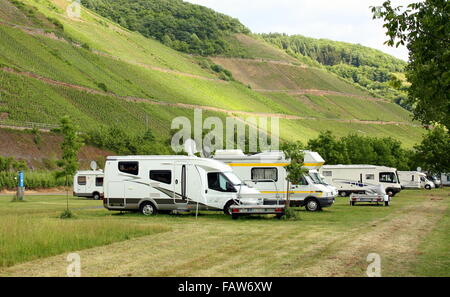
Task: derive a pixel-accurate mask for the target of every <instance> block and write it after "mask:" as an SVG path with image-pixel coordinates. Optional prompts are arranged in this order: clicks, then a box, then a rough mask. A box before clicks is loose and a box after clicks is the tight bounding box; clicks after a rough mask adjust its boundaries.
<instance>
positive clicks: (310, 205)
mask: <svg viewBox="0 0 450 297" xmlns="http://www.w3.org/2000/svg"><path fill="white" fill-rule="evenodd" d="M305 208H306V210H307V211H312V212H314V211H319V210H320V204H319V201H317V200H316V199H314V198H311V199H308V200H307V201H306V204H305Z"/></svg>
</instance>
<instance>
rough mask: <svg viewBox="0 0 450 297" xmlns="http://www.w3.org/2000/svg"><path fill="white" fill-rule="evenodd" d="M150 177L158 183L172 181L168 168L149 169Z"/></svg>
mask: <svg viewBox="0 0 450 297" xmlns="http://www.w3.org/2000/svg"><path fill="white" fill-rule="evenodd" d="M150 179H151V180H154V181H158V182H160V183H165V184H169V185H170V184H171V183H172V171H170V170H151V171H150Z"/></svg>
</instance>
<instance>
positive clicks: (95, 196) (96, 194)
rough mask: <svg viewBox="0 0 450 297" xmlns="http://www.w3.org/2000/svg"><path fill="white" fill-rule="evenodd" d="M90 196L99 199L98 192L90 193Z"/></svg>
mask: <svg viewBox="0 0 450 297" xmlns="http://www.w3.org/2000/svg"><path fill="white" fill-rule="evenodd" d="M92 198H94V200H99V199H100V193H98V192H94V194H93V195H92Z"/></svg>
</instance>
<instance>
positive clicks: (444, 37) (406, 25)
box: [372, 0, 450, 129]
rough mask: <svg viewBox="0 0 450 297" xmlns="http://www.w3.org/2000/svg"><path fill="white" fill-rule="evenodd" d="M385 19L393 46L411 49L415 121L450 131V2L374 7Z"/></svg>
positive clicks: (429, 0) (409, 75)
mask: <svg viewBox="0 0 450 297" xmlns="http://www.w3.org/2000/svg"><path fill="white" fill-rule="evenodd" d="M372 12H373V14H374V18H375V19H383V20H384V22H385V24H384V27H385V28H386V29H387V36H388V37H389V39H388V41H387V42H386V43H387V44H388V45H390V46H394V45H395V46H397V47H398V46H399V45H405V44H406V46H407V48H408V50H409V64H408V66H407V68H406V78H407V79H408V81H409V82H410V83H411V86H410V87H409V88H408V99H409V101H410V102H411V103H412V105H413V113H414V118H415V119H417V120H420V121H421V122H422V123H423V124H424V125H430V124H433V123H441V124H443V125H445V126H446V127H447V129H450V71H449V67H450V23H449V20H450V2H449V1H447V0H425V1H423V2H418V3H412V4H410V5H408V6H407V7H406V9H404V8H403V7H401V6H400V7H393V6H392V3H391V1H385V2H384V3H383V5H382V6H379V7H372Z"/></svg>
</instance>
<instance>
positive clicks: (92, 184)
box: [73, 170, 104, 200]
mask: <svg viewBox="0 0 450 297" xmlns="http://www.w3.org/2000/svg"><path fill="white" fill-rule="evenodd" d="M103 179H104V173H103V171H101V170H84V171H77V173H76V174H75V176H74V178H73V195H74V196H76V197H87V198H93V199H95V200H98V199H100V198H101V197H103Z"/></svg>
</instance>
